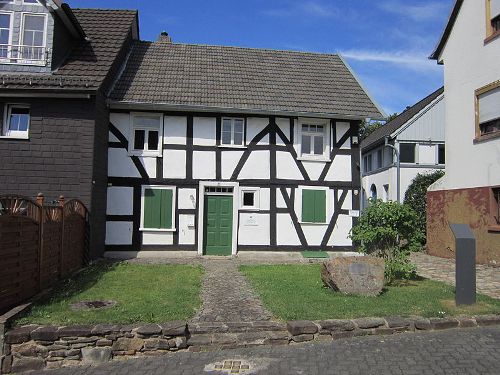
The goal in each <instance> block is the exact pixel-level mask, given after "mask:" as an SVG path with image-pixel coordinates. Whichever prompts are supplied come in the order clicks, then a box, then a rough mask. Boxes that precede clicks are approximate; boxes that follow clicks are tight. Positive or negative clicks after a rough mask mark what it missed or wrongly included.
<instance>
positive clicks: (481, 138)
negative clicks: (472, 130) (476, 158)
mask: <svg viewBox="0 0 500 375" xmlns="http://www.w3.org/2000/svg"><path fill="white" fill-rule="evenodd" d="M496 138H500V131H496V132H494V133H489V134H484V135H480V136H479V137H476V138H474V141H473V143H474V144H478V143H482V142H486V141H489V140H490V139H496Z"/></svg>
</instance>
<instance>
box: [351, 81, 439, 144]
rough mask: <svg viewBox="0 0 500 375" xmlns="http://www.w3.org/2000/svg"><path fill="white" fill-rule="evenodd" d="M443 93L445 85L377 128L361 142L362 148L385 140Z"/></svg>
mask: <svg viewBox="0 0 500 375" xmlns="http://www.w3.org/2000/svg"><path fill="white" fill-rule="evenodd" d="M443 93H444V87H440V88H439V89H437V90H436V91H434V92H433V93H432V94H430V95H428V96H426V97H425V98H424V99H422V100H421V101H419V102H418V103H416V104H414V105H413V106H412V107H410V108H408V109H406V110H405V111H404V112H402V113H401V114H400V115H399V116H397V117H395V118H394V119H392V120H391V121H389V122H388V123H387V124H385V125H383V126H381V127H380V128H378V129H377V130H375V131H374V132H373V133H371V134H370V135H368V137H366V138H365V139H364V140H363V141H362V142H361V145H360V147H361V149H362V150H363V149H365V148H368V147H370V146H372V145H374V144H375V143H378V142H379V141H381V140H383V139H384V138H385V137H387V136H390V135H391V134H392V133H394V132H395V131H396V130H398V129H399V128H400V127H402V126H403V125H405V124H406V123H407V122H408V121H409V120H410V119H412V118H413V117H414V116H416V115H417V114H418V113H419V112H420V111H421V110H423V109H424V108H425V107H427V106H428V105H429V104H431V103H432V102H433V101H434V100H435V99H436V98H438V97H439V96H440V95H441V94H443Z"/></svg>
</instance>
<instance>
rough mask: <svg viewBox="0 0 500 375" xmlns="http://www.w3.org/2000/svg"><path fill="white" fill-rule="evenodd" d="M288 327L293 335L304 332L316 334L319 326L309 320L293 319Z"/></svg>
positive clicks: (288, 323)
mask: <svg viewBox="0 0 500 375" xmlns="http://www.w3.org/2000/svg"><path fill="white" fill-rule="evenodd" d="M286 328H287V330H288V332H290V334H291V335H292V336H297V335H303V334H315V333H317V332H318V326H317V325H316V324H314V323H313V322H311V321H309V320H292V321H289V322H287V324H286Z"/></svg>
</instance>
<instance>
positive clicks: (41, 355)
mask: <svg viewBox="0 0 500 375" xmlns="http://www.w3.org/2000/svg"><path fill="white" fill-rule="evenodd" d="M495 324H500V315H482V316H476V317H461V318H431V319H426V318H421V317H413V318H401V317H388V318H360V319H353V320H342V319H331V320H322V321H316V322H313V321H308V320H299V321H290V322H288V323H280V322H250V323H247V322H243V323H240V322H236V323H220V322H215V323H197V324H190V325H189V327H188V325H187V324H186V323H185V322H171V323H167V324H147V325H128V326H123V325H120V326H118V325H107V324H99V325H95V326H71V327H52V326H37V325H29V326H22V327H16V328H14V329H13V330H11V331H9V332H7V333H6V334H5V337H4V343H3V345H0V347H1V349H2V350H3V360H2V365H1V370H2V371H1V372H2V373H5V374H6V373H11V372H22V371H29V370H41V369H53V368H59V367H66V366H75V365H82V364H83V365H95V364H101V363H105V362H108V361H110V360H112V359H116V358H120V357H122V358H123V357H127V356H128V357H140V356H157V355H162V354H163V353H166V352H172V351H178V350H190V351H201V350H216V349H230V348H237V347H250V346H255V345H289V344H290V345H293V344H295V343H301V342H307V341H312V340H320V341H327V340H328V341H330V340H335V339H341V338H348V337H355V336H366V335H386V334H394V333H400V332H411V331H424V330H441V329H448V328H458V327H477V326H484V325H495ZM0 344H1V342H0Z"/></svg>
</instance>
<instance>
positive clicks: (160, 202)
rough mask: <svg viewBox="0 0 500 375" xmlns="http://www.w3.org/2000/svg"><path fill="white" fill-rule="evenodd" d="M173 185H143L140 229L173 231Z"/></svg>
mask: <svg viewBox="0 0 500 375" xmlns="http://www.w3.org/2000/svg"><path fill="white" fill-rule="evenodd" d="M175 202H176V189H175V186H162V185H143V186H142V192H141V222H140V228H139V229H140V230H141V231H151V232H173V231H175V208H176V207H175Z"/></svg>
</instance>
